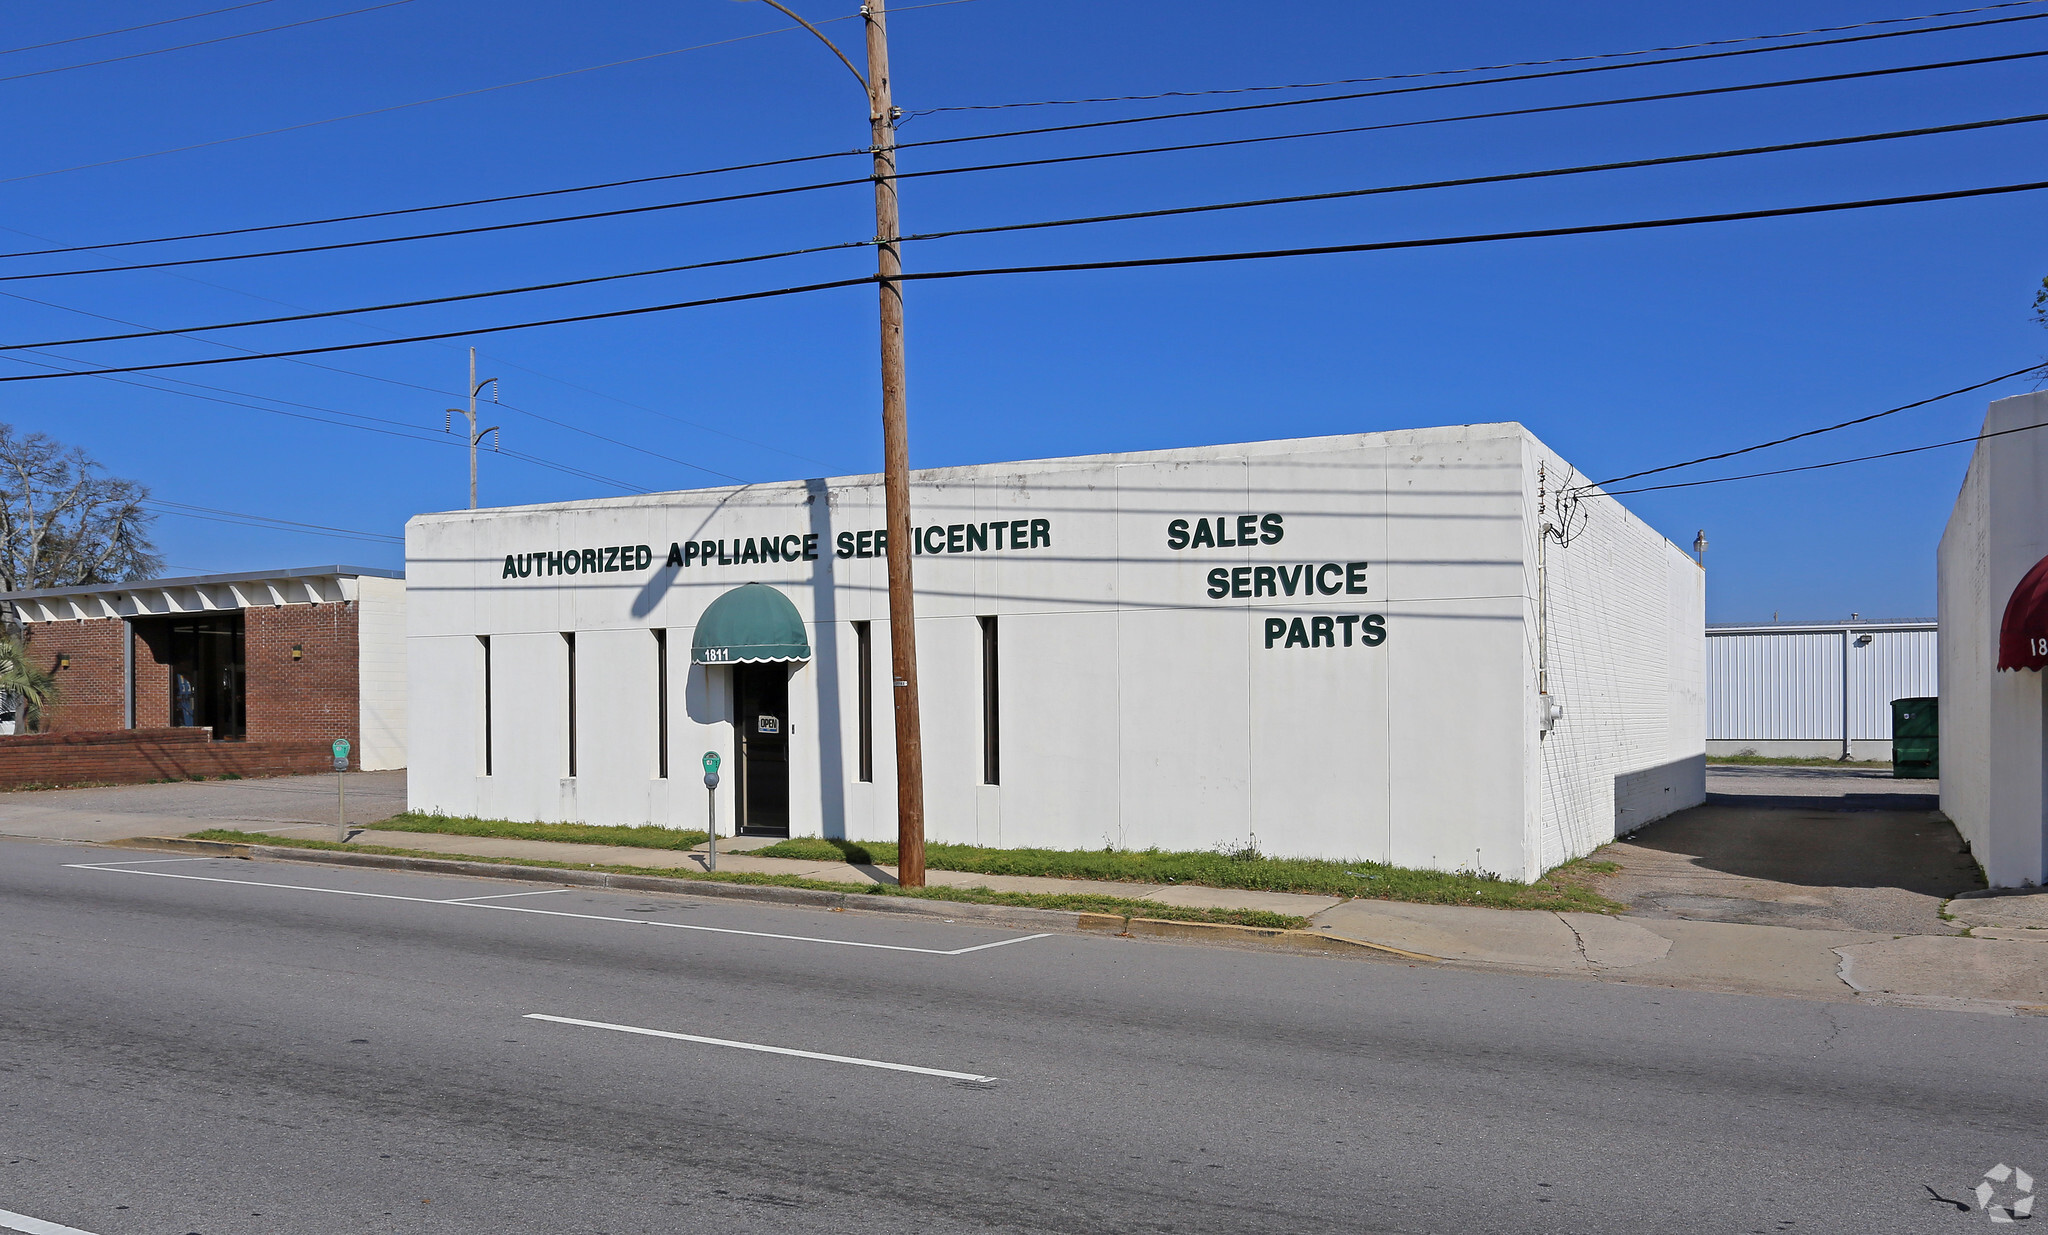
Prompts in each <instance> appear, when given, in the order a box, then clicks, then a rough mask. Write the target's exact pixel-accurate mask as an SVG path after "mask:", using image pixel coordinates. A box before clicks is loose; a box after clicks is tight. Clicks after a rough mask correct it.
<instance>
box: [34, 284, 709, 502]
mask: <svg viewBox="0 0 2048 1235" xmlns="http://www.w3.org/2000/svg"><path fill="white" fill-rule="evenodd" d="M0 296H6V297H8V298H9V299H13V300H25V301H28V302H29V303H31V304H39V305H43V306H44V307H46V308H52V309H61V310H63V311H64V312H67V313H79V314H83V315H84V316H87V317H96V318H100V319H102V320H104V321H110V322H121V323H122V324H123V325H129V326H140V323H138V322H130V321H127V320H125V319H123V318H118V317H110V316H108V315H107V314H104V313H94V312H92V311H90V310H87V309H78V308H73V307H72V306H70V305H61V304H57V303H56V302H54V301H49V300H37V299H35V298H34V297H31V296H23V295H21V294H19V293H17V292H0ZM143 333H144V334H145V335H156V336H162V335H170V336H175V337H179V338H188V339H191V340H192V341H193V342H195V343H206V344H210V345H212V346H214V347H220V348H226V349H227V350H229V351H236V352H242V353H244V354H248V353H250V352H252V351H253V350H254V349H252V348H245V347H237V346H235V345H233V344H229V343H223V342H220V341H218V340H214V339H202V338H198V337H197V336H196V335H194V334H193V333H192V332H190V331H186V330H170V331H150V330H147V329H145V330H144V331H143ZM42 346H45V345H27V346H24V347H22V348H20V349H0V350H24V351H31V352H34V354H36V355H39V356H50V357H52V358H54V359H58V360H74V359H75V358H73V357H66V356H57V355H56V354H55V353H52V352H48V351H43V350H40V348H41V347H42ZM47 346H53V347H54V346H63V345H62V344H49V345H47ZM291 363H293V364H299V365H305V366H307V367H309V368H315V369H324V370H326V371H328V372H331V373H339V374H343V375H346V376H351V377H364V378H370V379H372V380H375V381H382V382H389V383H390V384H392V385H398V386H405V387H409V388H411V389H415V390H424V391H427V392H429V393H431V394H443V393H444V392H443V391H441V390H439V389H437V388H435V387H431V386H421V385H418V384H417V383H414V382H401V381H398V380H396V379H394V378H384V377H378V376H377V375H375V374H371V373H359V372H356V371H354V370H350V369H338V368H335V367H333V366H331V365H323V364H317V363H314V362H312V361H308V360H293V361H291ZM44 367H52V368H54V367H55V366H44ZM108 380H118V379H111V378H110V379H108ZM158 380H161V381H167V382H173V383H175V384H177V385H195V386H199V388H200V389H204V390H219V391H221V393H224V394H238V393H243V392H238V391H230V390H224V389H222V388H220V387H214V386H203V385H199V384H198V383H192V382H183V381H179V380H178V379H176V378H167V377H166V378H159V379H158ZM128 384H130V385H142V386H143V388H144V389H150V390H156V389H161V387H155V386H148V385H144V384H142V383H132V382H131V383H128ZM165 393H167V394H185V393H186V392H185V391H165ZM593 393H595V392H593ZM199 397H204V396H199ZM245 397H247V398H257V399H268V400H270V401H271V402H275V403H284V404H287V405H290V406H297V407H306V408H309V409H311V410H314V411H328V412H331V413H332V414H334V415H341V416H357V415H359V413H353V412H340V411H335V410H334V409H330V408H320V407H317V406H315V405H312V404H295V403H292V401H291V400H288V399H278V398H275V397H274V396H269V395H245ZM212 401H213V402H223V400H212ZM233 406H238V407H248V406H252V405H249V404H234V405H233ZM499 406H502V407H506V408H510V409H511V410H512V411H515V412H518V413H519V414H520V415H522V416H531V417H533V418H534V419H536V420H541V421H545V422H547V423H548V424H552V425H556V426H559V427H561V428H564V429H568V430H569V431H571V432H573V433H581V434H583V435H584V436H586V437H591V438H595V439H597V440H598V441H602V442H607V443H610V444H612V445H615V446H623V447H625V448H626V449H628V450H633V451H637V452H639V453H641V454H646V455H651V456H653V457H654V458H657V459H662V460H664V461H666V462H670V463H677V464H681V465H682V466H684V467H688V468H691V469H694V470H696V471H700V472H705V473H707V474H709V475H712V476H717V477H720V478H723V479H726V480H733V481H739V480H740V479H741V478H740V477H737V476H734V475H732V474H731V473H729V472H721V471H719V470H717V469H716V468H709V467H705V466H703V465H702V464H698V463H690V462H687V461H685V460H682V459H677V458H674V457H672V456H669V455H665V454H660V453H659V452H656V451H652V450H648V449H646V448H645V447H642V446H636V445H633V444H631V443H629V442H621V441H618V440H617V439H615V438H611V437H607V436H605V435H604V434H601V433H597V432H594V431H592V430H589V429H585V428H582V427H581V426H578V425H573V424H570V423H568V422H566V421H560V420H556V419H554V418H552V417H549V416H543V415H541V414H540V413H539V412H535V411H530V410H528V409H526V408H523V407H519V406H517V405H515V404H511V403H505V402H503V401H502V400H501V401H500V403H499ZM259 410H262V409H259ZM366 419H375V418H366ZM671 419H674V418H673V417H672V418H671ZM384 423H389V424H400V423H402V422H398V421H386V422H384ZM417 440H422V441H424V440H431V439H424V438H422V439H417ZM498 449H499V450H500V452H501V453H502V452H503V447H502V444H501V445H500V446H499V447H498ZM514 453H515V455H517V457H520V458H528V459H530V458H531V457H530V456H525V455H518V454H517V452H514ZM543 466H548V467H555V468H556V470H565V469H562V468H560V467H559V466H557V465H555V464H546V463H544V464H543ZM565 474H567V473H566V471H565ZM583 475H586V476H587V477H589V478H592V479H603V480H604V482H605V483H607V484H612V485H615V486H617V487H621V488H626V489H628V490H631V489H633V488H634V486H628V485H624V484H623V483H622V482H618V481H613V480H610V479H609V478H604V477H599V476H598V475H597V474H596V473H594V472H593V473H583Z"/></svg>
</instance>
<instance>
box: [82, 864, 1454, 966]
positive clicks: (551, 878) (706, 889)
mask: <svg viewBox="0 0 2048 1235" xmlns="http://www.w3.org/2000/svg"><path fill="white" fill-rule="evenodd" d="M103 843H104V844H105V845H107V846H108V847H110V848H115V849H158V850H168V851H170V852H174V853H202V854H207V855H210V856H213V857H221V858H251V859H264V860H267V861H282V862H313V863H318V864H320V865H323V866H355V867H366V868H369V869H372V870H398V871H414V872H417V873H420V874H431V875H474V876H481V877H484V878H488V879H514V880H526V881H531V882H536V883H563V884H570V885H572V886H576V887H588V888H610V889H612V890H614V891H620V892H666V893H671V894H676V895H682V896H708V897H713V898H716V899H724V900H741V901H755V902H761V903H766V904H771V905H789V906H794V907H798V908H804V909H826V910H859V911H862V912H867V913H894V914H905V915H909V916H912V917H927V918H945V919H947V920H950V921H959V920H961V919H967V920H971V921H974V922H981V923H986V924H988V925H991V926H1013V927H1016V928H1018V929H1020V930H1049V931H1071V932H1078V933H1084V934H1091V935H1117V936H1122V937H1127V938H1136V939H1166V940H1174V941H1178V942H1182V943H1204V944H1212V945H1213V944H1223V945H1225V946H1233V947H1259V948H1271V949H1277V950H1280V951H1286V952H1302V953H1311V954H1317V955H1324V956H1333V955H1334V956H1351V957H1354V958H1362V957H1363V956H1391V957H1397V958H1399V959H1402V960H1408V961H1414V962H1417V963H1426V964H1438V963H1440V958H1438V957H1434V956H1425V955H1423V954H1422V953H1420V952H1405V951H1403V950H1401V949H1400V948H1391V947H1388V946H1386V945H1385V944H1378V943H1368V942H1366V941H1365V940H1362V939H1350V938H1347V937H1345V936H1342V935H1332V934H1329V933H1327V932H1324V931H1303V930H1284V929H1281V928H1278V927H1264V926H1234V925H1230V924H1228V923H1217V922H1175V921H1171V920H1169V919H1164V918H1126V917H1121V916H1119V915H1117V914H1113V913H1082V912H1074V911H1072V910H1065V909H1031V908H1027V907H1025V906H1021V905H979V904H975V903H973V902H971V901H942V900H923V899H911V898H908V897H896V896H879V895H876V894H874V893H870V892H825V891H820V890H818V889H814V888H781V887H776V886H774V885H773V884H749V883H721V882H718V881H716V880H710V879H670V878H664V877H662V876H659V875H622V874H618V873H616V872H613V871H599V870H575V869H573V868H566V867H553V866H515V865H511V864H502V865H501V864H499V863H496V862H469V861H464V860H462V859H460V858H416V857H401V856H399V855H397V854H388V853H352V852H348V851H344V850H338V849H297V848H293V847H292V846H289V845H251V844H244V843H241V842H237V841H218V840H194V839H192V838H190V837H184V836H131V837H126V838H123V839H120V840H111V841H105V842H103Z"/></svg>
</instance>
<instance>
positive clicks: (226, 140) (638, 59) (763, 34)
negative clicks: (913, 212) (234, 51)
mask: <svg viewBox="0 0 2048 1235" xmlns="http://www.w3.org/2000/svg"><path fill="white" fill-rule="evenodd" d="M960 2H964V0H960ZM848 20H851V17H832V18H827V19H826V20H825V21H824V22H820V23H819V24H821V25H825V24H829V23H831V22H835V21H848ZM801 29H803V27H802V26H778V27H777V28H775V29H773V30H762V31H759V32H757V33H754V34H741V35H735V36H734V37H732V38H729V39H719V40H717V41H715V42H711V43H698V44H696V45H694V46H691V47H676V48H671V49H670V50H668V51H658V52H651V53H649V54H647V55H644V56H629V57H627V58H626V59H624V60H611V61H607V62H606V63H604V64H591V65H585V66H584V67H582V68H580V69H564V70H562V71H561V72H559V73H543V74H541V75H540V76H539V77H525V78H521V79H520V80H518V81H508V82H499V83H498V84H497V85H495V86H478V87H476V88H475V89H473V90H457V91H456V92H454V93H453V94H441V95H435V96H434V97H433V98H430V99H415V100H413V101H412V102H410V103H393V104H390V105H389V106H385V107H372V108H370V109H369V110H367V111H359V112H350V113H348V114H347V115H344V116H329V117H327V118H326V119H324V120H307V121H304V122H302V123H299V124H287V125H281V126H279V127H278V128H274V129H259V130H257V131H256V132H253V133H239V134H237V135H235V136H233V137H216V138H213V139H212V140H210V141H203V142H192V143H189V144H187V145H183V146H169V147H166V148H164V149H162V150H151V151H149V152H147V153H145V154H128V155H122V156H121V157H119V158H113V159H100V160H98V161H96V162H92V163H75V164H73V165H71V166H70V167H53V168H51V169H49V170H48V171H40V172H25V173H23V174H22V175H19V176H4V177H0V184H14V183H16V182H17V181H22V180H40V179H42V178H43V177H44V176H61V175H63V174H65V173H66V172H82V171H89V170H91V169H92V168H95V167H113V166H115V165H116V164H120V163H135V162H140V161H141V160H143V159H155V158H161V157H162V156H164V155H167V154H183V153H185V152H186V151H190V150H205V149H209V148H211V147H213V146H226V145H231V144H233V143H235V142H243V141H249V140H251V139H252V138H257V137H275V136H277V135H278V134H280V133H296V132H298V131H299V130H301V129H317V128H319V127H320V126H322V125H328V124H339V123H341V122H342V121H344V120H362V119H364V118H366V117H369V116H383V115H388V114H390V113H391V112H395V111H405V110H407V109H409V108H414V107H425V106H427V105H428V104H430V103H447V102H450V101H452V100H455V99H466V98H471V97H474V96H476V95H479V94H490V93H492V92H493V91H497V90H510V89H511V88H513V87H514V86H531V85H535V84H537V83H540V82H544V81H555V80H558V79H560V78H564V77H574V76H576V75H578V74H580V73H595V72H597V71H598V70H600V69H615V68H619V67H621V66H623V65H628V64H640V63H643V62H645V61H648V60H659V59H662V58H663V57H665V56H680V55H682V54H683V53H684V52H692V51H705V50H708V49H709V48H713V47H724V46H726V45H727V44H729V43H744V42H746V41H747V40H749V39H764V38H767V37H768V36H769V35H771V34H786V33H788V32H789V31H792V30H801ZM856 153H858V152H856Z"/></svg>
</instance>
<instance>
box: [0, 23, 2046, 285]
mask: <svg viewBox="0 0 2048 1235" xmlns="http://www.w3.org/2000/svg"><path fill="white" fill-rule="evenodd" d="M943 2H944V3H953V4H960V3H967V2H969V0H943ZM2015 2H2016V3H2021V4H2034V3H2041V2H2042V0H2015ZM912 7H914V8H936V7H941V5H915V6H912ZM1990 7H1992V8H1997V7H2002V6H1998V5H1993V6H1990ZM893 11H895V12H903V11H907V10H901V9H899V10H893ZM1979 11H1985V10H1977V9H1961V10H1957V12H1958V13H1969V12H1979ZM1930 16H1939V14H1936V15H1930ZM2038 16H2048V14H2040V15H2038ZM2027 19H2028V20H2031V19H2032V17H2031V16H2030V17H2029V18H2027ZM846 20H850V19H849V18H844V17H841V18H829V19H826V21H825V22H824V23H822V24H830V23H831V22H833V21H846ZM1899 20H1905V21H1918V20H1923V19H1922V18H1901V19H1899ZM2002 20H2019V19H2017V18H2013V19H2002ZM1843 28H1844V29H1853V28H1855V27H1843ZM1959 28H1961V27H1949V26H1943V27H1935V28H1931V29H1928V30H1918V31H1910V32H1899V33H1915V34H1921V33H1938V32H1940V31H1945V30H1950V29H1959ZM795 29H798V27H795V26H788V27H783V28H782V29H780V30H771V31H764V32H763V34H776V33H783V32H785V31H789V30H795ZM742 37H743V38H759V37H762V35H745V36H742ZM1754 37H1757V38H1780V37H1792V36H1781V35H1758V36H1754ZM1887 37H1889V36H1887ZM737 41H739V40H737V39H728V40H724V42H737ZM721 45H722V43H704V44H700V45H698V46H697V47H689V48H679V49H677V51H676V52H662V53H659V54H660V55H674V54H677V52H681V51H697V50H701V49H703V48H708V47H717V46H721ZM1819 45H1820V44H1803V45H1802V46H1819ZM1771 50H1786V49H1771ZM1615 54H1617V55H1637V54H1642V53H1615ZM1676 62H1677V61H1659V62H1657V63H1660V64H1662V63H1676ZM629 63H633V62H632V61H615V62H613V64H608V65H596V66H593V68H610V67H614V65H617V64H629ZM1544 63H1549V62H1544ZM1959 63H1976V62H1959ZM1503 67H1516V66H1503ZM1609 67H1614V68H1634V67H1641V66H1636V65H1616V66H1609ZM1912 67H1913V68H1918V67H1920V66H1912ZM1927 67H1935V68H1945V67H1951V66H1950V65H1948V64H1940V65H1932V66H1927ZM589 71H591V70H590V69H577V70H572V72H578V73H581V72H589ZM1446 71H1449V72H1480V71H1486V70H1477V69H1473V70H1465V69H1459V70H1446ZM1902 71H1904V70H1902ZM556 76H561V75H560V74H557V75H556ZM527 80H528V81H544V80H547V78H530V79H527ZM1360 80H1370V79H1360ZM1501 80H1522V79H1520V78H1509V79H1501ZM1834 80H1842V78H1838V77H1823V78H1802V79H1798V80H1796V81H1792V82H1786V83H1762V84H1759V85H1755V86H1749V87H1742V88H1746V89H1761V88H1763V87H1764V85H1775V84H1789V85H1804V84H1808V83H1810V82H1815V81H1834ZM508 84H509V85H524V84H526V82H513V83H508ZM1451 84H1452V85H1458V86H1467V85H1487V84H1491V83H1490V82H1457V83H1451ZM503 88H504V87H502V86H494V87H488V89H503ZM465 93H477V92H474V91H471V92H465ZM1388 93H1399V92H1388ZM442 97H443V98H459V97H462V96H461V95H445V96H442ZM1341 97H1343V98H1363V97H1371V96H1370V95H1345V96H1341ZM1684 97H1691V95H1690V94H1677V95H1651V96H1647V99H1663V98H1684ZM438 101H440V100H438V99H428V100H423V101H422V102H438ZM1327 101H1333V100H1318V99H1308V100H1295V102H1308V103H1314V102H1327ZM1618 101H1625V102H1637V101H1646V100H1641V99H1629V100H1618ZM419 105H420V104H417V103H408V104H401V105H400V106H405V107H414V106H419ZM1258 106H1261V107H1263V106H1266V105H1265V104H1260V105H1258ZM385 110H389V109H385ZM1222 110H1224V111H1229V110H1236V109H1228V108H1226V109H1222ZM1538 110H1540V109H1538ZM374 114H376V113H374V112H359V113H356V115H374ZM1176 114H1177V115H1178V114H1186V115H1209V114H1217V113H1214V112H1189V113H1176ZM1482 114H1483V115H1484V116H1487V117H1492V116H1505V115H1523V114H1529V113H1527V112H1523V111H1512V112H1488V113H1482ZM352 118H354V117H353V116H343V117H337V118H336V119H343V120H345V119H352ZM1150 118H1151V119H1168V118H1171V117H1150ZM1459 118H1461V119H1462V118H1463V117H1459ZM1138 119H1147V118H1146V117H1139V118H1138ZM313 123H316V124H325V123H332V121H315V122H313ZM1117 123H1123V122H1121V121H1119V122H1117ZM1428 123H1442V121H1432V122H1428ZM294 127H307V126H294ZM1078 127H1084V128H1085V127H1092V126H1087V125H1083V126H1078ZM1368 127H1373V126H1368ZM287 131H289V130H287V129H272V130H266V131H265V133H252V134H247V135H246V136H248V137H261V136H265V135H267V134H268V133H281V132H287ZM1057 131H1059V130H1058V129H1032V130H1024V131H1023V132H1028V133H1039V132H1057ZM1364 131H1368V130H1367V129H1335V130H1328V131H1327V132H1329V133H1350V132H1364ZM1016 135H1017V134H1014V133H993V134H985V135H978V136H973V137H962V138H947V139H944V140H943V141H931V142H906V143H901V144H899V146H898V147H897V148H898V149H908V148H910V147H913V146H926V145H944V144H952V143H956V142H961V141H978V140H982V139H983V138H984V137H988V138H994V137H1009V136H1016ZM1324 135H1326V134H1325V133H1305V134H1299V135H1293V134H1290V135H1288V136H1289V137H1292V136H1303V137H1309V136H1324ZM222 140H224V141H239V140H242V138H226V139H222ZM1251 140H1284V139H1281V138H1270V139H1251ZM205 144H218V143H205ZM1219 144H1235V143H1219ZM1207 145H1208V144H1207V143H1203V144H1197V145H1190V146H1172V147H1163V148H1159V149H1153V150H1140V151H1130V152H1127V153H1132V154H1152V153H1160V152H1163V151H1168V150H1182V149H1189V150H1192V149H1203V148H1206V147H1207ZM198 148H199V147H196V146H181V147H178V148H176V149H175V150H165V151H159V152H157V153H160V154H173V153H177V152H178V151H179V150H190V149H198ZM867 153H869V152H868V151H867V150H866V149H859V150H835V151H831V152H828V153H824V154H809V155H796V156H792V157H790V158H784V159H770V160H766V161H763V162H757V163H743V164H737V165H734V166H731V167H716V168H705V169H702V170H698V171H687V172H671V173H667V174H664V175H659V176H641V177H635V178H631V179H626V180H613V181H604V182H599V183H595V184H586V185H572V186H569V187H566V188H559V189H541V190H536V191H534V192H530V193H513V194H506V195H503V196H498V197H483V198H474V199H470V200H465V201H456V202H442V203H437V204H434V205H428V206H410V207H403V208H399V209H393V210H380V211H369V212H365V213H360V214H351V215H336V216H332V217H328V218H319V219H305V220H300V221H297V222H293V223H270V224H263V225H259V226H254V227H240V228H223V229H219V230H215V231H207V232H191V233H185V234H181V235H172V236H158V237H151V238H147V239H140V240H118V241H108V242H105V243H101V244H91V245H73V246H67V247H64V248H53V249H35V250H25V251H22V252H18V253H0V258H12V257H34V256H39V255H45V254H56V253H79V252H86V251H90V250H96V249H112V248H126V247H131V246H135V245H144V244H164V243H170V242H173V241H181V240H204V239H213V238H218V237H221V236H238V235H249V234H253V233H257V232H267V231H279V230H284V229H288V228H296V227H317V226H323V225H326V224H331V223H351V222H359V221H362V220H366V219H379V218H391V217H395V216H399V215H407V214H420V213H426V212H430V211H438V210H455V209H461V208H464V207H468V206H481V205H495V204H498V203H502V202H510V201H524V200H529V199H532V198H537V197H553V196H560V195H563V194H569V193H587V192H595V191H599V190H603V189H612V188H622V187H628V186H632V185H639V184H651V183H656V182H659V181H664V180H675V179H682V178H686V177H693V176H709V175H719V174H723V173H726V172H737V171H754V170H759V169H762V168H768V167H782V166H788V165H791V164H797V163H809V162H816V161H819V160H822V159H836V158H846V157H849V156H855V155H865V154H867ZM132 157H134V158H149V157H153V156H150V155H136V156H132ZM1082 157H1087V158H1100V157H1110V156H1106V155H1091V156H1082ZM114 161H115V162H121V161H126V160H114ZM1036 165H1038V163H1037V162H1036V161H1032V162H1023V163H1015V164H996V165H993V166H994V167H1011V166H1018V167H1023V166H1036ZM99 166H105V164H100V163H94V164H83V165H81V166H80V167H77V168H63V169H59V170H61V171H77V170H82V169H83V168H84V167H99ZM947 170H951V169H947ZM962 170H964V169H962ZM973 170H988V169H985V168H976V169H973ZM54 174H56V173H54V172H39V173H36V175H54ZM906 174H915V175H931V174H943V173H931V172H924V173H906ZM32 178H33V177H32V176H17V177H12V178H0V184H7V183H11V182H12V180H20V179H32Z"/></svg>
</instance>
